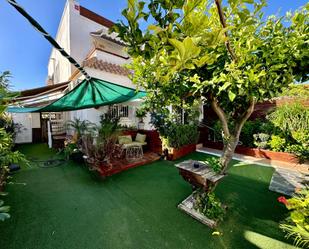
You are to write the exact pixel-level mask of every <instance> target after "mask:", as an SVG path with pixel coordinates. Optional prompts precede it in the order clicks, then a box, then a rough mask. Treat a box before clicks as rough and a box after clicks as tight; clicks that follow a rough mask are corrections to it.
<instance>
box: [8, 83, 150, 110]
mask: <svg viewBox="0 0 309 249" xmlns="http://www.w3.org/2000/svg"><path fill="white" fill-rule="evenodd" d="M145 96H146V92H144V91H136V90H135V89H132V88H129V87H125V86H121V85H117V84H114V83H111V82H108V81H104V80H99V79H96V78H91V79H90V80H86V79H85V80H83V81H82V82H81V83H80V84H79V85H78V86H77V87H75V88H74V89H73V90H72V91H70V92H68V93H67V94H65V95H64V96H62V97H61V98H60V99H58V100H56V101H55V102H53V103H51V104H49V105H47V106H44V107H41V108H22V107H9V108H8V109H7V111H8V112H15V113H26V112H64V111H74V110H81V109H86V108H93V107H100V106H104V105H113V104H119V103H123V102H127V101H131V100H134V99H140V98H143V97H145Z"/></svg>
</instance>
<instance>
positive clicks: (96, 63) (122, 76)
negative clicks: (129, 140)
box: [13, 0, 152, 143]
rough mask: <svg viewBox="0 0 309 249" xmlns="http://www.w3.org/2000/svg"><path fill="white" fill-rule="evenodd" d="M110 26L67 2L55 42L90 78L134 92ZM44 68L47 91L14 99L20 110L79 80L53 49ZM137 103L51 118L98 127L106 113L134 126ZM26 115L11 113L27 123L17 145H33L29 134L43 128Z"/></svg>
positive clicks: (59, 93)
mask: <svg viewBox="0 0 309 249" xmlns="http://www.w3.org/2000/svg"><path fill="white" fill-rule="evenodd" d="M113 24H114V23H113V22H112V21H110V20H108V19H106V18H104V17H102V16H100V15H98V14H96V13H94V12H92V11H90V10H88V9H86V8H84V7H83V6H80V5H79V4H78V2H77V1H74V0H67V2H66V4H65V7H64V11H63V14H62V18H61V21H60V24H59V27H58V32H57V35H56V41H57V42H58V43H59V45H60V46H61V47H63V48H64V50H65V51H66V52H67V53H68V54H70V55H71V56H72V57H73V58H74V59H75V60H76V61H77V62H78V63H79V64H80V65H82V66H83V67H84V69H85V70H86V72H87V73H88V74H89V75H90V76H91V77H95V78H98V79H100V80H105V81H108V82H111V83H114V84H118V85H121V86H125V87H129V88H133V89H135V86H134V85H133V83H132V82H131V80H130V79H129V74H130V73H131V72H130V71H129V70H128V69H126V68H125V67H124V65H125V64H128V63H129V62H130V58H129V56H128V54H127V53H126V52H125V44H124V43H123V42H122V41H121V40H119V39H118V38H117V37H116V35H115V34H109V33H108V29H109V28H110V27H111V26H112V25H113ZM47 67H48V75H47V79H46V83H47V87H49V88H50V89H51V90H48V89H49V88H46V89H42V91H39V90H38V89H32V90H33V92H36V90H38V92H39V93H38V94H32V95H31V94H30V95H29V94H28V95H27V94H26V97H25V96H24V97H20V98H18V102H19V105H21V106H24V107H34V106H43V105H46V103H49V102H52V101H54V100H56V99H58V98H60V97H61V96H63V94H65V93H66V92H68V91H70V90H72V89H73V88H74V87H76V86H77V84H78V83H79V82H80V81H81V80H82V79H83V76H82V75H81V73H80V72H79V71H78V70H77V69H76V68H75V67H74V66H73V65H72V64H71V63H70V62H69V61H68V60H67V59H66V58H65V57H63V56H62V55H61V54H60V53H59V52H58V51H57V50H56V49H52V51H51V54H50V58H49V61H48V65H47ZM58 86H59V87H58ZM28 91H31V89H30V90H28ZM141 103H142V100H134V101H130V102H126V103H121V104H120V105H115V106H103V107H100V108H97V109H95V108H91V109H84V110H77V111H70V112H64V113H58V114H57V115H56V114H53V115H52V116H53V117H57V118H58V119H60V120H61V121H63V122H65V121H66V120H72V119H74V118H80V119H82V120H89V121H90V122H93V123H97V124H98V123H99V120H100V115H101V114H103V113H104V112H107V111H108V110H109V111H111V112H112V113H113V115H115V116H119V117H120V123H121V124H122V125H126V126H134V127H137V125H138V119H137V118H136V116H135V112H136V109H137V108H138V107H139V106H140V105H141ZM29 115H31V117H32V114H29V113H28V114H26V113H22V114H13V118H14V121H15V122H18V123H24V124H27V127H26V129H23V130H22V131H21V132H20V134H19V135H18V137H17V141H16V142H17V143H18V142H20V143H21V142H33V140H34V139H33V134H31V133H33V129H36V128H38V127H39V126H41V128H42V129H43V127H42V125H43V124H42V114H41V117H40V118H38V117H37V114H33V115H34V116H36V119H37V120H36V121H34V122H28V121H29ZM40 119H41V120H40ZM26 120H27V121H26ZM38 120H39V121H38ZM149 121H150V117H149V115H148V116H147V117H146V118H145V119H144V122H145V127H144V128H145V129H151V128H152V127H151V125H150V124H149ZM31 127H32V129H31ZM31 130H32V131H31Z"/></svg>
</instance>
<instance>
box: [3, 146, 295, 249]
mask: <svg viewBox="0 0 309 249" xmlns="http://www.w3.org/2000/svg"><path fill="white" fill-rule="evenodd" d="M20 150H21V151H22V152H24V153H25V154H26V155H27V156H28V157H32V158H33V157H36V158H41V159H47V158H49V157H51V156H53V155H54V152H51V151H50V150H48V149H47V147H46V146H45V145H25V146H22V147H21V148H20ZM206 157H207V155H205V154H201V153H194V154H191V155H189V156H187V157H186V159H188V158H194V159H205V158H206ZM173 164H174V163H173V162H166V161H158V162H155V163H152V164H150V165H146V166H141V167H139V168H135V169H131V170H128V171H125V172H123V173H121V174H118V175H115V176H112V177H110V178H108V179H106V180H105V181H102V180H101V179H99V178H97V177H95V175H94V174H92V173H91V172H89V171H88V170H87V169H86V168H85V167H83V166H82V165H76V164H73V163H68V164H66V165H64V166H61V167H54V168H47V169H44V168H39V167H37V166H36V165H35V164H32V166H31V167H30V168H23V169H22V170H21V171H19V172H18V173H16V174H15V176H14V179H13V181H14V182H15V184H11V185H9V186H8V188H7V190H8V192H9V196H7V197H6V198H5V201H6V203H7V204H8V205H11V207H12V209H11V215H12V217H11V219H9V220H6V221H5V222H2V223H0V248H1V249H9V248H16V249H26V248H29V249H35V248H40V249H48V248H50V249H58V248H65V249H75V248H82V249H90V248H104V249H105V248H106V249H109V248H111V249H117V248H119V249H126V248H132V249H144V248H153V249H161V248H177V249H178V248H179V249H181V248H184V249H191V248H203V249H204V248H207V249H211V248H214V249H221V248H229V249H230V248H231V249H239V248H245V249H249V248H265V249H269V248H271V249H277V248H278V249H284V248H294V247H293V246H291V245H289V244H288V243H287V242H286V240H285V239H284V237H283V233H282V232H281V231H280V230H279V228H278V222H279V221H280V220H281V219H283V217H284V212H285V209H284V208H283V207H282V206H281V205H280V204H279V203H278V202H277V200H276V198H277V197H278V196H279V195H277V194H275V193H273V192H270V191H269V190H268V185H269V181H270V179H271V175H272V172H273V169H271V168H268V167H262V166H257V165H245V164H242V163H239V162H236V161H235V162H234V164H235V165H234V167H232V168H231V170H230V171H229V175H228V177H226V178H225V179H224V180H223V181H222V183H221V184H219V186H218V187H217V190H216V192H217V195H218V196H219V197H220V198H221V200H222V201H223V202H224V203H225V204H227V205H228V206H229V209H228V211H227V215H226V218H225V220H224V222H222V223H221V224H220V226H219V227H218V228H217V230H218V231H220V232H221V233H222V235H220V236H217V235H212V232H213V230H211V229H209V228H208V227H206V226H205V225H202V224H201V223H199V222H197V221H195V220H194V219H193V218H191V217H189V216H188V215H186V214H184V213H183V212H181V211H180V210H178V209H177V204H178V203H179V202H181V201H182V200H183V199H184V198H186V197H187V196H188V195H189V194H190V193H191V188H190V186H189V184H188V183H186V182H185V181H184V180H183V179H182V178H181V177H180V176H179V175H178V171H177V169H176V168H175V167H174V166H173ZM24 183H25V184H24Z"/></svg>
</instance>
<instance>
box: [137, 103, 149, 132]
mask: <svg viewBox="0 0 309 249" xmlns="http://www.w3.org/2000/svg"><path fill="white" fill-rule="evenodd" d="M146 114H147V110H146V109H144V108H139V109H137V110H136V112H135V115H136V117H137V118H138V119H139V122H138V129H139V130H143V129H144V128H145V123H144V118H145V117H146Z"/></svg>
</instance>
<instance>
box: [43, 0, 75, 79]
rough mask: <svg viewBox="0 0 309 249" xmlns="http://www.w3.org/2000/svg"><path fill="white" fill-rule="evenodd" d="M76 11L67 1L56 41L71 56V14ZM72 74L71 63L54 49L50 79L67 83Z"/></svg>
mask: <svg viewBox="0 0 309 249" xmlns="http://www.w3.org/2000/svg"><path fill="white" fill-rule="evenodd" d="M72 9H74V4H73V3H72V2H71V1H67V3H66V5H65V7H64V11H63V14H62V17H61V21H60V24H59V27H58V32H57V35H56V41H57V42H58V43H59V45H60V46H61V47H62V48H64V49H65V51H66V52H67V53H68V54H70V53H71V48H70V12H71V11H72ZM71 74H72V70H71V63H70V62H69V61H68V60H67V59H66V58H65V57H64V56H62V55H61V54H60V52H58V51H57V50H56V49H54V48H53V49H52V52H51V55H50V58H49V62H48V78H53V82H54V83H59V82H65V81H67V80H68V79H69V77H70V76H71Z"/></svg>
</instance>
